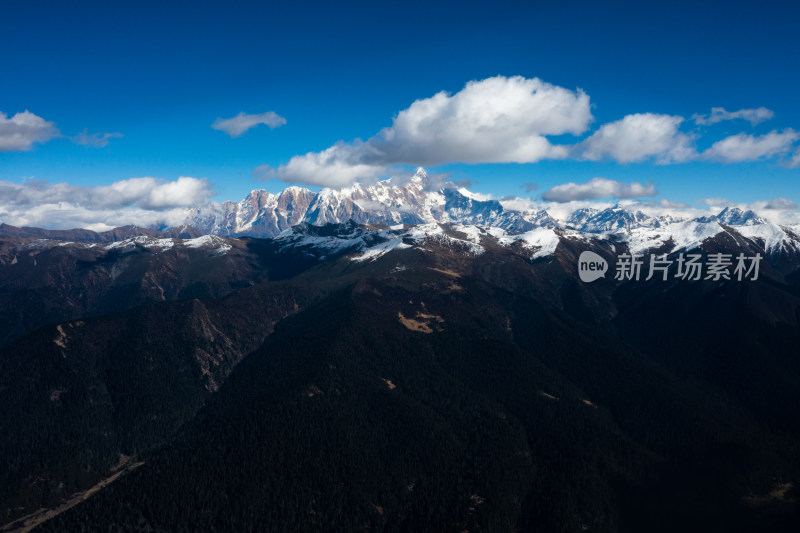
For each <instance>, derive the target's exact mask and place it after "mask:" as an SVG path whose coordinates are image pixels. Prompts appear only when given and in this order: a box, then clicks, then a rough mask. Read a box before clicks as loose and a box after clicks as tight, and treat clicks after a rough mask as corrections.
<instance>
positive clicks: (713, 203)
mask: <svg viewBox="0 0 800 533" xmlns="http://www.w3.org/2000/svg"><path fill="white" fill-rule="evenodd" d="M697 203H698V204H701V205H707V206H709V207H732V206H734V205H736V204H735V203H733V202H731V201H730V200H728V199H726V198H720V197H718V196H715V197H712V198H703V199H702V200H698V201H697Z"/></svg>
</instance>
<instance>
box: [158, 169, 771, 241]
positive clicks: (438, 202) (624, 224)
mask: <svg viewBox="0 0 800 533" xmlns="http://www.w3.org/2000/svg"><path fill="white" fill-rule="evenodd" d="M350 220H352V221H354V222H356V223H359V224H373V225H375V224H384V225H388V226H396V225H399V224H404V225H418V224H431V223H454V224H468V225H477V226H493V227H498V228H502V229H504V230H506V231H512V232H525V231H530V230H532V229H534V228H540V227H543V228H568V229H575V230H578V231H581V232H585V233H613V232H618V231H624V230H633V229H636V228H665V227H667V226H670V225H672V224H676V223H681V222H685V220H684V219H683V218H680V217H675V216H672V215H662V216H650V215H648V214H646V213H644V212H642V211H641V210H638V209H637V210H630V209H627V208H626V207H624V206H620V205H619V204H618V205H615V206H613V207H608V208H605V209H595V208H592V207H584V208H580V209H577V210H575V211H573V212H572V213H570V214H569V215H568V216H567V217H566V218H565V219H564V220H563V221H559V220H557V219H556V218H554V217H552V216H551V215H550V214H549V213H548V212H547V211H546V210H538V211H516V210H513V209H507V208H505V207H503V205H502V204H501V203H500V202H499V201H497V200H491V199H490V200H482V199H480V198H479V197H478V196H477V195H475V194H474V193H472V192H470V191H469V190H467V189H465V188H462V187H457V186H456V185H455V184H453V183H444V184H436V183H434V182H433V181H432V180H431V179H430V178H429V177H428V175H427V174H426V173H425V170H424V169H422V168H419V169H417V172H416V173H415V174H414V176H413V177H411V179H409V180H408V181H407V182H405V183H403V182H401V181H397V180H396V179H395V178H392V179H388V180H384V181H379V182H377V183H374V184H371V185H363V184H360V183H355V184H353V185H351V186H349V187H343V188H341V189H331V188H325V189H322V190H321V191H319V192H318V193H314V192H312V191H310V190H308V189H305V188H302V187H296V186H292V187H287V188H286V189H284V190H283V191H281V192H280V193H278V194H272V193H269V192H267V191H265V190H263V189H256V190H253V191H252V192H251V193H250V194H249V195H248V196H247V197H246V198H245V199H243V200H242V201H241V202H232V201H227V202H223V203H221V204H217V203H212V204H209V205H207V206H202V207H195V208H193V209H191V210H190V211H189V212H188V213H187V215H186V218H185V220H184V225H185V226H188V227H193V228H197V229H198V230H199V231H200V232H202V233H205V234H215V235H221V236H226V237H238V236H251V237H261V238H265V237H274V236H276V235H278V234H280V233H281V232H282V231H284V230H286V229H288V228H290V227H292V226H295V225H297V224H300V223H304V222H305V223H310V224H313V225H317V226H320V225H324V224H342V223H346V222H348V221H350ZM693 221H694V222H700V223H713V222H718V223H720V224H723V225H726V226H758V225H761V224H765V223H767V222H768V221H767V220H766V219H764V218H762V217H760V216H759V215H757V214H756V213H754V212H753V211H751V210H748V211H742V210H741V209H739V208H736V207H726V208H725V209H723V210H722V211H721V212H720V213H718V214H717V215H713V216H706V217H699V218H695V219H693ZM165 229H168V228H165Z"/></svg>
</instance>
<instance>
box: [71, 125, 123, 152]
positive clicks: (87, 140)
mask: <svg viewBox="0 0 800 533" xmlns="http://www.w3.org/2000/svg"><path fill="white" fill-rule="evenodd" d="M121 138H122V134H121V133H99V132H98V133H89V130H88V128H87V129H84V130H83V131H82V132H80V133H79V134H77V135H74V136H72V137H70V140H71V141H72V142H74V143H75V144H79V145H81V146H87V147H90V148H104V147H106V146H108V142H109V139H121Z"/></svg>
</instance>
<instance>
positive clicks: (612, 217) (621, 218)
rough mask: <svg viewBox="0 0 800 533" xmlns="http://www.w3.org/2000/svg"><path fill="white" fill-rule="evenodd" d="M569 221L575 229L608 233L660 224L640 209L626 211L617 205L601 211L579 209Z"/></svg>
mask: <svg viewBox="0 0 800 533" xmlns="http://www.w3.org/2000/svg"><path fill="white" fill-rule="evenodd" d="M569 222H570V225H571V226H572V227H574V228H575V229H577V230H579V231H584V232H587V233H609V232H614V231H619V230H630V229H633V228H640V227H658V226H660V225H661V223H660V222H659V220H658V219H654V218H652V217H650V216H648V215H646V214H644V213H642V212H641V211H627V210H626V209H623V208H622V207H619V206H614V207H609V208H607V209H603V210H602V211H597V210H595V209H591V208H584V209H579V210H578V211H576V212H575V213H573V214H572V215H570V217H569Z"/></svg>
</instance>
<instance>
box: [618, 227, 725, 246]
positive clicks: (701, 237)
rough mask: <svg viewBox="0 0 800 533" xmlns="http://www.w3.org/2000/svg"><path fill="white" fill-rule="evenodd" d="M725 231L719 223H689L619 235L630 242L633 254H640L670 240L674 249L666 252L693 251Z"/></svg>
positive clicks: (633, 230)
mask: <svg viewBox="0 0 800 533" xmlns="http://www.w3.org/2000/svg"><path fill="white" fill-rule="evenodd" d="M723 231H725V230H724V229H723V228H722V226H720V225H719V224H718V223H717V222H695V221H688V222H677V223H675V224H670V225H669V226H666V227H664V228H635V229H632V230H629V231H628V232H620V233H618V234H617V235H619V236H620V237H621V238H622V239H623V240H626V241H627V242H628V249H629V250H630V252H631V253H634V254H640V253H643V252H645V251H647V250H650V249H653V248H658V247H660V246H663V245H664V244H666V243H667V242H669V241H670V240H671V241H672V247H671V248H670V249H669V250H666V252H674V251H677V250H691V249H693V248H697V247H699V246H700V245H701V244H703V242H705V241H706V240H707V239H710V238H711V237H713V236H715V235H717V234H718V233H721V232H723Z"/></svg>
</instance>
